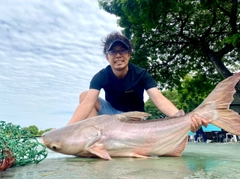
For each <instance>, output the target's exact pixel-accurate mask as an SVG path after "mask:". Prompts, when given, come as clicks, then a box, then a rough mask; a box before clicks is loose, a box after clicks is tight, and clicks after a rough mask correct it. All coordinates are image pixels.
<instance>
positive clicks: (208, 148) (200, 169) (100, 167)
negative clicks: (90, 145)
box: [0, 143, 240, 179]
mask: <svg viewBox="0 0 240 179" xmlns="http://www.w3.org/2000/svg"><path fill="white" fill-rule="evenodd" d="M239 171H240V144H237V143H236V144H217V143H215V144H206V143H196V144H195V143H189V144H188V146H187V148H186V149H185V151H184V153H183V156H182V157H159V158H158V157H156V158H150V159H141V158H113V159H112V160H111V161H105V160H102V159H99V158H79V157H72V156H66V155H61V154H57V153H54V152H51V151H49V155H48V157H47V159H45V160H44V161H42V162H41V163H39V164H37V165H35V164H32V165H26V166H23V167H13V168H10V169H8V170H6V171H4V172H2V173H0V178H4V179H5V178H17V179H19V178H24V179H25V178H80V179H81V178H90V179H95V178H96V179H101V178H104V179H108V178H110V179H112V178H113V179H114V178H117V179H145V178H148V179H149V178H150V179H151V178H154V179H155V178H164V179H167V178H170V179H175V178H176V179H177V178H184V179H188V178H214V179H215V178H228V179H229V178H234V179H235V178H240V174H239Z"/></svg>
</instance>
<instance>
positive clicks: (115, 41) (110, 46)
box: [107, 39, 129, 51]
mask: <svg viewBox="0 0 240 179" xmlns="http://www.w3.org/2000/svg"><path fill="white" fill-rule="evenodd" d="M117 42H121V43H122V44H123V45H124V46H126V48H127V49H129V46H128V45H127V44H126V43H125V42H123V41H122V40H119V39H117V40H114V41H113V42H112V43H111V44H110V45H109V47H108V49H107V51H109V50H110V49H111V48H112V46H113V45H114V44H115V43H117Z"/></svg>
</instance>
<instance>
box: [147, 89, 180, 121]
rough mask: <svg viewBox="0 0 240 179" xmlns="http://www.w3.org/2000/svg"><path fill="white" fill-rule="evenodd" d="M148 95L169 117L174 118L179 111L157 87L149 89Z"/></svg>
mask: <svg viewBox="0 0 240 179" xmlns="http://www.w3.org/2000/svg"><path fill="white" fill-rule="evenodd" d="M147 94H148V96H149V97H150V98H151V100H152V102H153V103H154V104H155V105H156V107H157V108H158V109H159V110H160V111H162V112H163V113H164V114H166V115H167V116H169V117H172V116H174V115H175V114H176V113H177V112H178V111H179V110H178V109H177V107H176V106H175V105H174V104H173V103H172V102H171V101H169V100H168V99H167V98H166V97H165V96H163V94H162V93H161V92H160V91H159V90H158V89H157V88H156V87H155V88H150V89H148V90H147Z"/></svg>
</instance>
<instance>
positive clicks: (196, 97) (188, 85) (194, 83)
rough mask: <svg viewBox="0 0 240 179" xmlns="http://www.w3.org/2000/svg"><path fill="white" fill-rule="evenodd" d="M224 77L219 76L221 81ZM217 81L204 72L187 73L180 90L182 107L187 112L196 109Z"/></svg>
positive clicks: (179, 97)
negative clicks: (213, 80)
mask: <svg viewBox="0 0 240 179" xmlns="http://www.w3.org/2000/svg"><path fill="white" fill-rule="evenodd" d="M221 80H222V79H221V78H219V82H220V81H221ZM215 85H216V84H215V83H214V82H212V81H211V80H209V79H208V78H207V76H206V75H204V74H197V73H196V74H192V75H186V76H185V78H184V79H183V81H182V84H181V86H179V87H178V88H177V90H178V94H179V95H178V101H179V103H180V104H181V105H180V108H181V109H183V110H184V111H185V112H186V113H187V112H190V111H192V110H194V109H195V108H196V107H197V106H198V105H200V104H201V103H202V101H203V100H204V99H205V98H206V97H207V96H208V94H209V93H210V92H211V91H212V90H213V88H214V87H215Z"/></svg>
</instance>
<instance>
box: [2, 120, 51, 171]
mask: <svg viewBox="0 0 240 179" xmlns="http://www.w3.org/2000/svg"><path fill="white" fill-rule="evenodd" d="M46 157H47V150H46V147H45V146H44V145H43V144H41V143H40V142H38V140H37V138H36V137H34V136H32V135H31V134H30V132H28V131H27V130H25V129H22V128H21V127H20V126H19V125H13V124H12V123H5V122H4V121H0V171H1V170H5V169H6V168H8V167H11V166H23V165H26V164H30V163H39V162H41V161H42V160H43V159H45V158H46ZM11 159H13V160H12V163H11V162H10V160H11ZM7 163H10V164H7Z"/></svg>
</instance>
